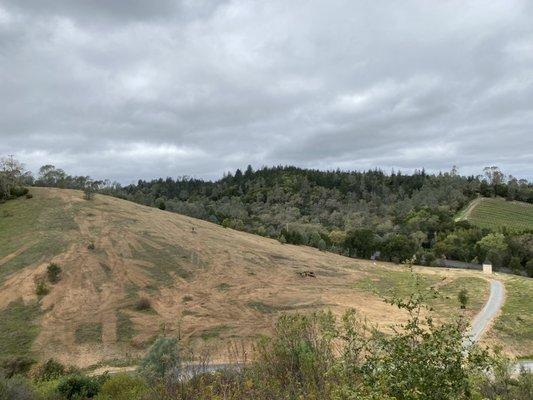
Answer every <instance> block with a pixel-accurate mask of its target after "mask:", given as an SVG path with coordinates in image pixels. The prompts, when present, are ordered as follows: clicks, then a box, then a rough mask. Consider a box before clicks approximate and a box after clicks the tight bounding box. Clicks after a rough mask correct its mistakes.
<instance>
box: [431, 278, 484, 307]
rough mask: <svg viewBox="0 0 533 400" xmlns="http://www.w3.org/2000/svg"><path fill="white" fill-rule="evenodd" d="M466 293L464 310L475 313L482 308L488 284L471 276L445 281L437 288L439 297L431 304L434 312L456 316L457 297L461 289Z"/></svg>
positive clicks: (458, 305)
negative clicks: (466, 300)
mask: <svg viewBox="0 0 533 400" xmlns="http://www.w3.org/2000/svg"><path fill="white" fill-rule="evenodd" d="M463 288H464V289H466V290H467V292H468V303H467V305H466V310H467V311H469V310H473V311H475V312H476V313H477V312H478V311H479V310H481V309H482V308H483V305H484V304H485V302H486V301H487V297H488V293H489V282H487V281H486V280H485V279H483V278H477V277H473V276H461V277H457V278H455V279H447V280H444V281H442V282H441V285H439V287H438V292H439V294H440V296H439V297H438V298H437V299H435V300H433V301H432V302H431V305H432V306H434V308H435V310H436V311H437V312H438V313H439V314H442V315H452V314H454V313H455V314H458V313H459V310H460V304H459V300H458V297H457V296H458V295H459V292H460V291H461V289H463Z"/></svg>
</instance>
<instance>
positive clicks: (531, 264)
mask: <svg viewBox="0 0 533 400" xmlns="http://www.w3.org/2000/svg"><path fill="white" fill-rule="evenodd" d="M526 272H527V276H529V277H530V278H533V259H532V260H528V262H527V263H526Z"/></svg>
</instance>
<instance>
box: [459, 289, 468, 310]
mask: <svg viewBox="0 0 533 400" xmlns="http://www.w3.org/2000/svg"><path fill="white" fill-rule="evenodd" d="M457 300H459V304H460V305H461V308H462V309H465V308H466V305H467V304H468V290H466V289H465V288H462V289H461V290H460V291H459V294H458V295H457Z"/></svg>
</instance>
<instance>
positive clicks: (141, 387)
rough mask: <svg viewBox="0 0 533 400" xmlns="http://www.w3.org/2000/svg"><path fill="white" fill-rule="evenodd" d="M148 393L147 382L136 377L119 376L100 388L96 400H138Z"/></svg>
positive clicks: (110, 379) (115, 376)
mask: <svg viewBox="0 0 533 400" xmlns="http://www.w3.org/2000/svg"><path fill="white" fill-rule="evenodd" d="M147 392H148V386H147V385H146V383H145V381H144V380H143V379H142V378H140V377H138V376H135V375H126V374H118V375H114V376H112V377H110V378H109V379H108V380H107V381H106V382H105V383H104V384H103V385H102V387H101V388H100V392H99V393H98V396H96V397H95V399H96V400H137V399H142V398H143V396H144V394H146V393H147Z"/></svg>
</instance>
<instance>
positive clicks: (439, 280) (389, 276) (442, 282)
mask: <svg viewBox="0 0 533 400" xmlns="http://www.w3.org/2000/svg"><path fill="white" fill-rule="evenodd" d="M418 276H419V277H420V281H419V282H420V283H421V289H422V290H428V289H430V288H431V287H433V288H435V289H436V290H437V292H438V295H437V298H434V299H428V305H430V306H432V307H433V308H434V309H435V312H436V313H437V314H440V315H442V316H452V315H454V314H455V315H457V314H459V311H460V307H459V301H458V299H457V295H458V293H459V291H460V290H461V289H462V288H465V289H466V290H467V291H468V297H469V302H468V305H467V310H474V311H476V312H477V311H479V310H480V309H481V308H482V307H483V305H484V304H485V301H486V300H487V294H488V289H489V284H488V282H487V281H486V280H484V279H482V278H477V277H457V278H455V279H453V278H447V279H443V277H441V276H439V275H423V274H418ZM354 287H355V288H356V289H359V290H364V291H367V292H372V293H375V294H376V295H378V296H380V297H384V298H391V297H398V298H406V297H408V296H409V295H410V294H411V293H413V292H414V291H415V289H416V285H415V280H414V277H413V275H412V274H411V273H410V271H409V270H408V269H407V268H405V267H398V270H397V271H395V270H374V271H372V272H371V275H370V276H367V277H365V278H364V279H361V280H359V281H357V282H356V283H355V285H354Z"/></svg>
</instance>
